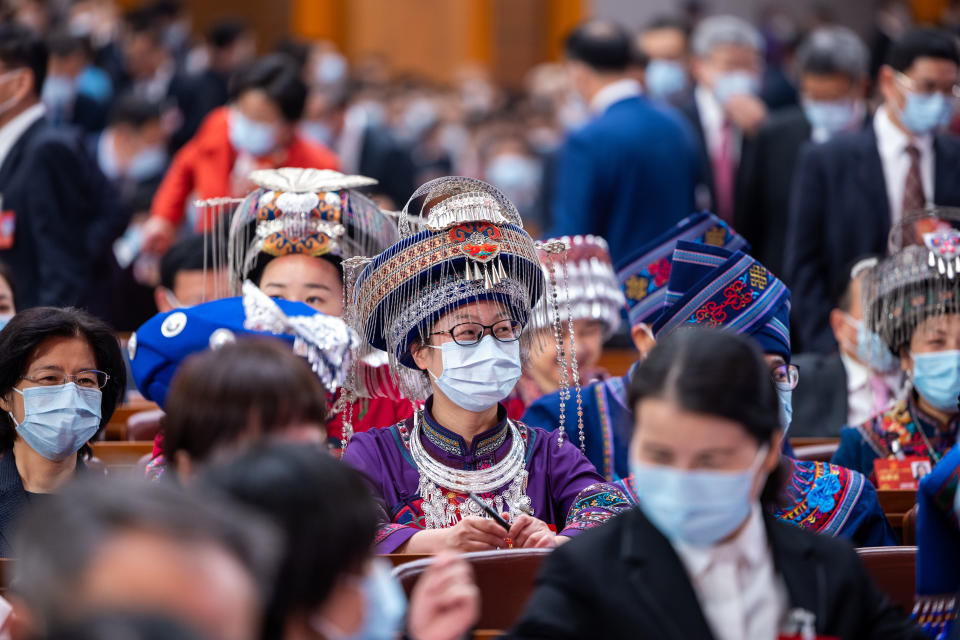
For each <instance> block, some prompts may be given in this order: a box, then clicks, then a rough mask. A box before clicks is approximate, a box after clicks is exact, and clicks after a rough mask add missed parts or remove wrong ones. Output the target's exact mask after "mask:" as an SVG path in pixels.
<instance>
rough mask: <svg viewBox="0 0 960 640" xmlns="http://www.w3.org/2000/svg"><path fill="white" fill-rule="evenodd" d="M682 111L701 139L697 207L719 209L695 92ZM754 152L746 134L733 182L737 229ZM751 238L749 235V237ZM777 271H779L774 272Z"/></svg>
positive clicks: (741, 214)
mask: <svg viewBox="0 0 960 640" xmlns="http://www.w3.org/2000/svg"><path fill="white" fill-rule="evenodd" d="M680 111H681V112H682V113H683V115H684V116H685V117H686V119H687V121H688V122H689V123H690V126H691V127H692V128H693V131H694V133H695V134H696V136H697V137H696V139H697V155H698V158H699V160H698V161H699V163H700V170H699V176H700V180H699V181H698V183H697V186H696V191H695V193H696V203H695V205H696V208H697V209H706V210H708V211H716V210H717V190H716V187H715V185H714V182H713V163H712V162H711V161H710V149H709V148H708V147H707V135H706V133H705V132H704V130H703V121H702V120H701V119H700V109H699V108H698V107H697V101H696V99H695V98H694V94H691V95H690V99H689V100H688V101H687V102H685V103H683V104H681V105H680ZM752 152H753V142H752V140H750V139H749V138H747V137H746V136H743V138H742V141H741V145H740V160H739V162H738V164H737V173H736V176H734V186H733V228H734V229H736V230H737V231H739V230H740V227H741V226H743V221H742V219H741V218H742V217H743V213H742V208H743V199H744V192H745V189H746V167H747V166H749V165H750V164H751V163H752V161H751V159H750V157H751V153H752ZM748 239H749V238H748ZM774 273H775V272H774Z"/></svg>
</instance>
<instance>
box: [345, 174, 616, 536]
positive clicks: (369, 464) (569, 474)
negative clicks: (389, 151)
mask: <svg viewBox="0 0 960 640" xmlns="http://www.w3.org/2000/svg"><path fill="white" fill-rule="evenodd" d="M421 197H423V198H424V206H423V211H422V214H423V216H424V219H423V221H422V224H423V227H425V228H424V229H423V230H422V231H419V232H414V230H413V229H412V228H411V224H410V217H409V216H406V215H404V216H403V217H402V218H401V227H400V236H401V240H400V242H398V243H397V244H395V245H393V246H392V247H390V248H389V249H387V250H386V251H385V252H383V253H382V254H380V255H379V256H377V257H376V258H374V259H373V260H372V261H370V262H369V263H368V264H367V265H366V267H365V268H364V269H363V271H362V272H361V273H360V274H359V276H358V278H357V281H356V283H355V287H354V292H355V293H354V295H353V301H354V313H355V314H356V315H355V317H356V318H357V320H358V324H359V331H360V333H361V336H362V337H364V338H366V340H367V341H368V342H369V343H370V345H372V346H373V347H376V348H378V349H383V350H385V351H386V352H387V353H388V355H389V358H390V363H391V369H392V371H393V372H394V374H395V375H397V377H398V378H399V382H400V388H401V389H402V390H403V391H404V394H405V395H406V396H407V397H408V398H411V399H416V400H424V401H425V403H424V405H423V408H422V409H420V410H418V411H417V412H416V413H415V414H414V416H413V417H412V418H410V419H408V420H405V421H403V422H400V423H398V424H395V425H393V426H391V427H388V428H384V429H374V430H371V431H367V432H364V433H357V434H356V435H354V437H353V439H352V440H351V442H350V444H349V445H348V447H347V449H346V452H345V454H344V458H343V459H344V461H345V462H346V463H348V464H350V465H352V466H353V467H354V468H356V469H358V470H359V471H360V472H361V473H362V474H363V475H364V476H365V477H366V479H367V481H368V482H369V484H370V485H371V487H372V489H373V492H374V495H375V496H377V498H378V500H379V501H380V503H381V505H382V506H383V508H384V512H385V514H386V516H387V519H386V521H384V522H383V523H381V526H380V528H379V531H378V533H377V551H378V552H379V553H389V552H395V551H402V552H407V553H432V552H436V551H439V550H441V549H445V548H451V547H452V548H455V549H458V550H461V551H480V550H488V549H496V548H506V547H507V546H509V543H508V541H507V538H509V539H510V542H511V543H512V545H513V546H514V547H552V546H555V545H557V544H559V543H560V542H563V541H565V540H567V539H569V538H570V537H572V536H574V535H576V534H578V533H580V532H581V531H583V530H584V529H587V528H590V527H593V526H596V525H597V524H600V523H602V522H604V521H606V520H607V519H609V518H610V517H611V516H613V515H614V514H615V513H617V512H619V511H621V510H623V509H624V508H625V507H626V506H627V502H626V497H625V496H624V495H623V494H622V492H620V491H619V490H618V489H617V488H616V487H615V486H613V485H609V484H605V483H604V482H603V478H602V477H601V476H600V475H599V474H598V473H597V471H596V469H595V468H594V467H593V465H592V464H591V463H590V462H589V461H588V460H587V458H586V457H585V456H584V455H583V454H582V453H581V451H580V450H579V449H578V447H577V446H575V445H574V444H572V443H571V442H570V441H569V440H568V439H567V438H566V437H564V435H563V433H562V431H560V430H559V429H558V430H556V431H553V432H547V431H545V430H542V429H537V428H533V427H527V426H526V425H524V424H522V423H520V422H515V421H513V420H511V419H509V418H508V417H507V414H506V409H505V407H504V406H503V405H502V404H501V401H502V400H503V399H504V398H506V397H507V396H508V395H509V394H510V392H511V390H512V389H513V387H514V385H515V384H516V382H517V380H518V379H519V378H520V375H521V368H522V363H523V362H524V360H525V359H526V354H527V353H528V350H529V349H530V348H531V344H530V334H529V333H528V331H527V329H526V327H527V323H528V321H529V319H530V314H531V309H533V308H534V306H535V305H536V303H537V300H538V299H539V298H540V296H541V293H542V291H543V289H544V277H543V273H542V271H541V264H540V261H539V259H538V258H537V253H536V249H535V247H534V243H533V241H532V240H531V238H530V236H529V235H528V234H527V233H526V232H525V231H524V230H523V226H522V222H521V221H520V216H519V215H518V214H517V211H516V208H515V207H514V206H513V205H512V204H511V203H510V202H509V200H507V199H506V197H505V196H504V195H503V194H502V193H501V192H500V191H499V190H498V189H496V188H495V187H492V186H491V185H488V184H486V183H484V182H481V181H479V180H474V179H470V178H440V179H438V180H434V181H432V182H429V183H427V184H426V185H424V186H422V187H420V189H418V190H417V191H416V192H415V193H414V195H413V197H412V198H411V202H413V201H415V200H417V199H419V198H421ZM409 206H410V203H409V202H408V204H407V208H409ZM404 213H406V211H405V212H404ZM533 348H538V345H534V346H533ZM571 419H573V420H575V419H576V416H573V417H572V418H571ZM471 494H474V495H476V496H477V499H478V501H479V503H478V502H477V501H474V500H473V499H471V498H470V495H471ZM491 513H492V514H494V515H495V516H496V518H497V519H502V520H503V521H504V522H503V523H502V524H501V523H499V522H497V520H496V519H494V517H491V516H490V515H489V514H491Z"/></svg>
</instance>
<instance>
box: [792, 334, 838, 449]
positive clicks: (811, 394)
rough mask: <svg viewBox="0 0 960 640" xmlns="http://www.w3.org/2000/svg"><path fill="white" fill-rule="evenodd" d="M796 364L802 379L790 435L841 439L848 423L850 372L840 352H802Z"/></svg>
mask: <svg viewBox="0 0 960 640" xmlns="http://www.w3.org/2000/svg"><path fill="white" fill-rule="evenodd" d="M793 364H795V365H797V367H799V369H800V382H799V383H798V384H797V388H796V389H794V390H793V421H792V422H791V423H790V435H791V436H801V437H816V438H839V437H840V431H841V430H842V429H843V427H844V426H845V425H846V424H847V410H848V407H847V371H846V369H844V368H843V360H841V359H840V354H839V353H837V352H834V353H832V354H830V355H828V356H824V355H821V354H818V353H801V354H800V355H798V356H794V358H793Z"/></svg>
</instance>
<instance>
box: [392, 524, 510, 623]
mask: <svg viewBox="0 0 960 640" xmlns="http://www.w3.org/2000/svg"><path fill="white" fill-rule="evenodd" d="M501 528H502V527H501ZM479 617H480V590H479V589H477V585H476V584H475V583H474V581H473V570H472V569H471V568H470V565H469V564H468V563H467V562H466V561H465V560H464V559H463V558H461V557H459V556H456V555H454V554H452V553H450V552H446V551H445V552H443V553H439V554H437V556H436V557H435V558H434V559H433V562H432V563H431V564H430V567H429V568H428V569H427V570H426V571H425V572H424V574H423V575H422V576H421V577H420V579H419V580H418V581H417V586H415V587H414V588H413V594H411V596H410V611H409V614H408V617H407V631H408V633H409V635H410V637H411V638H413V639H414V640H455V639H456V638H461V637H463V636H464V634H466V633H467V632H468V631H469V630H470V629H471V628H472V627H473V625H474V624H476V622H477V619H478V618H479Z"/></svg>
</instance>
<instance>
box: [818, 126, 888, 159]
mask: <svg viewBox="0 0 960 640" xmlns="http://www.w3.org/2000/svg"><path fill="white" fill-rule="evenodd" d="M876 148H877V136H876V135H875V134H874V133H873V127H866V128H864V129H862V130H860V131H852V132H850V133H841V134H839V135H836V136H834V137H832V138H830V139H829V140H827V141H826V142H821V143H819V144H809V145H807V150H808V153H809V154H810V155H816V156H820V157H827V158H841V157H845V156H847V155H849V154H852V153H862V152H863V151H864V150H867V151H871V150H873V151H876Z"/></svg>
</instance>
